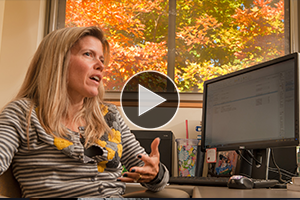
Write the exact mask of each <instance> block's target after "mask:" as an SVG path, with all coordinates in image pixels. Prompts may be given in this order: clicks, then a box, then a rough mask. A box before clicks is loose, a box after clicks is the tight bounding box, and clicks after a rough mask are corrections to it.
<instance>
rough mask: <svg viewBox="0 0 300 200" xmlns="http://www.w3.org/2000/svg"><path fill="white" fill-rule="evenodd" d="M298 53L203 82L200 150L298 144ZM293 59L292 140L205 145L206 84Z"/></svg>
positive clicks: (259, 147)
mask: <svg viewBox="0 0 300 200" xmlns="http://www.w3.org/2000/svg"><path fill="white" fill-rule="evenodd" d="M299 55H300V54H299V53H297V52H296V53H292V54H288V55H286V56H282V57H279V58H276V59H273V60H270V61H267V62H263V63H259V64H257V65H254V66H251V67H248V68H246V69H242V70H239V71H236V72H232V73H229V74H226V75H223V76H219V77H217V78H213V79H210V80H207V81H205V82H204V84H203V107H202V127H201V128H202V133H201V151H203V152H205V151H206V149H207V148H217V151H227V150H239V149H264V148H276V147H278V148H279V147H288V146H298V145H299V99H300V97H299ZM291 59H293V60H295V63H294V70H295V74H294V78H295V91H294V92H295V94H294V95H295V110H296V112H295V118H294V119H295V127H294V128H295V134H294V140H293V141H285V140H282V141H276V142H275V140H265V141H259V142H243V143H238V144H237V143H233V144H226V145H220V146H214V147H206V145H205V138H206V132H205V131H206V117H205V116H206V111H207V110H206V106H207V94H206V93H207V87H208V85H210V84H212V83H215V82H218V81H222V80H225V79H228V78H231V77H234V76H239V75H241V74H245V73H248V72H251V71H255V70H258V69H262V68H266V67H269V66H271V65H274V64H277V63H281V62H285V61H287V60H291Z"/></svg>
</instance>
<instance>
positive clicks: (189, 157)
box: [176, 139, 198, 177]
mask: <svg viewBox="0 0 300 200" xmlns="http://www.w3.org/2000/svg"><path fill="white" fill-rule="evenodd" d="M176 143H177V153H178V176H180V177H187V176H192V177H194V176H195V171H196V161H197V147H198V140H197V139H176Z"/></svg>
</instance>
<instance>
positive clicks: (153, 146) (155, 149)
mask: <svg viewBox="0 0 300 200" xmlns="http://www.w3.org/2000/svg"><path fill="white" fill-rule="evenodd" d="M159 143H160V138H159V137H157V138H155V139H154V140H153V142H152V143H151V153H150V157H152V156H157V157H159V150H158V146H159Z"/></svg>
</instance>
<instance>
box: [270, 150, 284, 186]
mask: <svg viewBox="0 0 300 200" xmlns="http://www.w3.org/2000/svg"><path fill="white" fill-rule="evenodd" d="M271 156H272V161H273V163H274V165H275V167H276V168H277V170H278V174H279V180H280V181H281V182H283V183H284V182H285V180H283V179H282V175H281V171H280V168H279V166H278V165H277V163H276V161H275V157H274V153H273V149H271Z"/></svg>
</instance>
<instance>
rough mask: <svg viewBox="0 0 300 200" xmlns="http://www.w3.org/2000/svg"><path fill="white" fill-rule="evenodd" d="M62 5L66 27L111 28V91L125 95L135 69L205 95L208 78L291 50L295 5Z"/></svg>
mask: <svg viewBox="0 0 300 200" xmlns="http://www.w3.org/2000/svg"><path fill="white" fill-rule="evenodd" d="M59 2H60V3H61V2H64V4H63V5H61V6H59V7H60V8H61V9H63V11H64V13H65V15H64V16H63V15H62V14H60V15H59V13H63V12H62V11H60V12H57V15H59V16H60V17H58V18H59V19H58V21H59V22H60V27H62V25H61V24H64V26H91V25H96V26H99V27H101V28H102V29H103V30H104V31H105V33H106V36H107V38H108V39H109V41H110V44H111V47H112V53H111V63H110V67H109V68H108V69H106V71H105V73H106V74H105V77H106V79H105V81H104V83H105V85H106V90H108V91H120V90H121V89H122V87H123V84H124V82H126V80H127V79H128V78H129V77H130V76H132V75H133V74H135V73H136V72H139V71H144V70H157V71H160V72H163V73H165V74H168V75H169V76H170V77H171V78H172V79H173V80H174V81H175V83H176V84H177V86H178V89H179V90H180V92H181V93H184V94H186V93H198V94H199V93H202V89H203V82H204V81H205V80H208V79H210V78H214V77H217V76H220V75H224V74H226V73H230V72H233V71H236V70H240V69H243V68H246V67H249V66H252V65H254V64H257V63H260V62H263V61H267V60H270V59H273V58H276V57H280V56H283V55H285V54H288V53H290V52H291V50H290V46H291V45H290V17H289V16H290V14H289V11H290V9H289V8H290V7H289V6H290V1H288V0H198V1H196V0H195V1H194V0H193V1H190V0H169V1H166V0H118V1H116V0H115V1H114V0H111V1H104V0H66V1H65V0H63V1H59ZM64 6H65V7H64ZM54 10H55V9H54ZM58 10H59V9H58ZM181 96H182V95H181ZM190 97H191V96H189V98H190Z"/></svg>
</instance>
